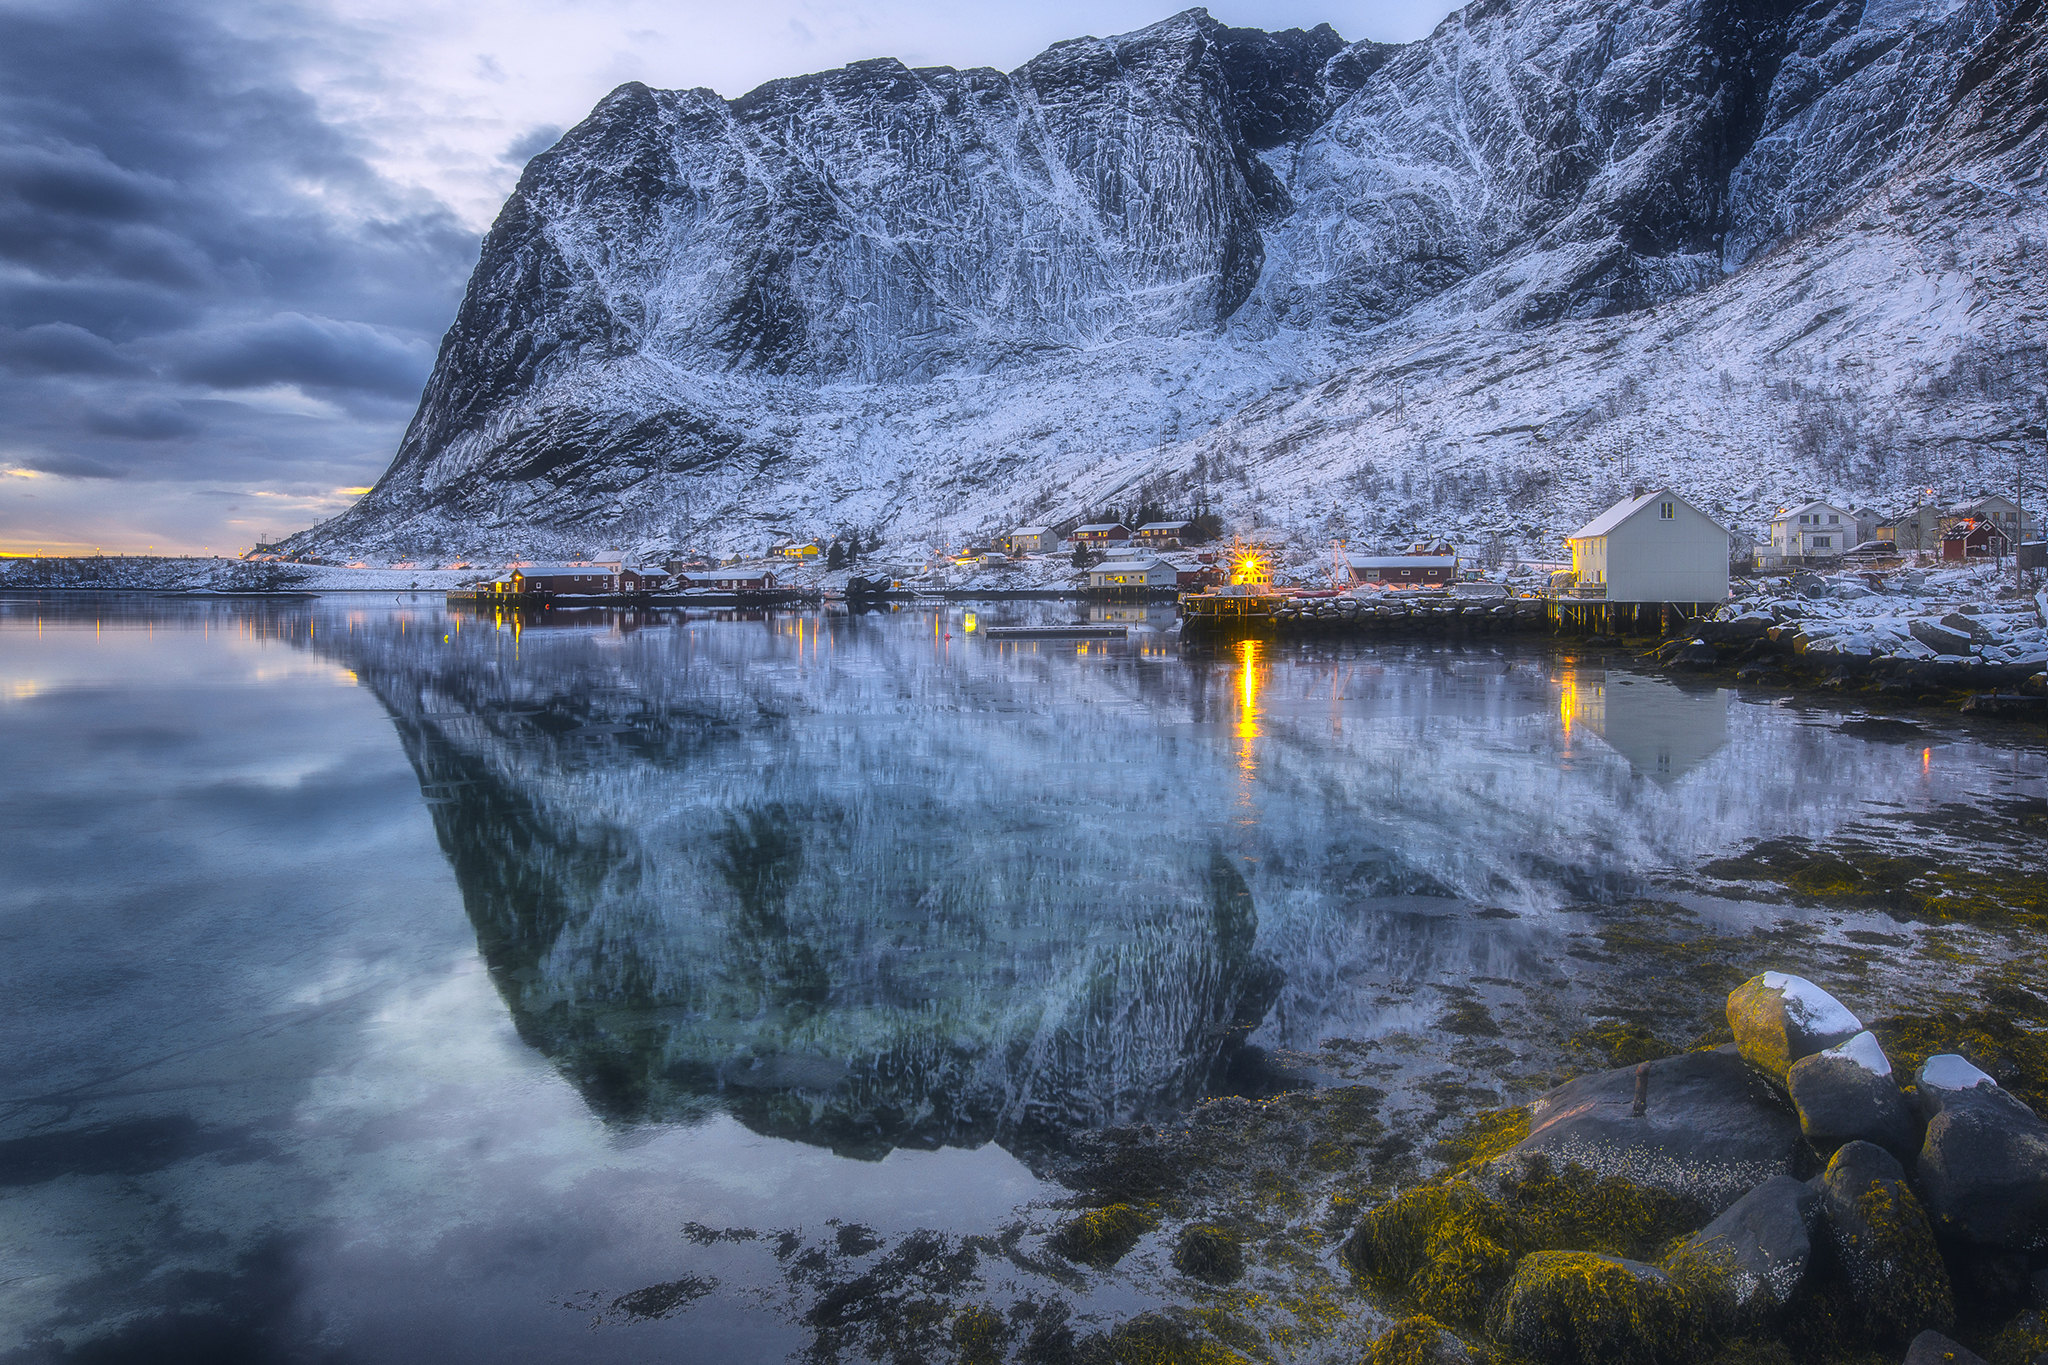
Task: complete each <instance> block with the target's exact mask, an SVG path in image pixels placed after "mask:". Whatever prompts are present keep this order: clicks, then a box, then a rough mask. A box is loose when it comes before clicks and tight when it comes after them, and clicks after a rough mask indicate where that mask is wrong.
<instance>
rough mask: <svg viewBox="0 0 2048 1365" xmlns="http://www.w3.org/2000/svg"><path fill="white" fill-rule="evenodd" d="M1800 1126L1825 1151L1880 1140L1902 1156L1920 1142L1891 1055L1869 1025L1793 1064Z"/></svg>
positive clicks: (1790, 1079)
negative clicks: (1868, 1028)
mask: <svg viewBox="0 0 2048 1365" xmlns="http://www.w3.org/2000/svg"><path fill="white" fill-rule="evenodd" d="M1785 1086H1786V1088H1787V1089H1788V1090H1790V1091H1791V1092H1792V1104H1793V1107H1794V1108H1796V1109H1798V1111H1799V1127H1800V1131H1802V1132H1804V1133H1805V1134H1806V1140H1807V1141H1808V1142H1811V1143H1812V1144H1813V1145H1814V1147H1815V1148H1817V1149H1818V1150H1820V1151H1821V1152H1832V1151H1833V1150H1834V1149H1835V1148H1837V1147H1840V1146H1841V1145H1842V1144H1843V1143H1847V1142H1857V1141H1862V1142H1874V1143H1876V1144H1877V1145H1878V1146H1880V1147H1882V1148H1884V1149H1885V1150H1886V1151H1888V1152H1890V1153H1891V1154H1892V1155H1893V1156H1895V1157H1897V1158H1899V1160H1901V1161H1911V1160H1912V1159H1913V1155H1914V1153H1915V1152H1917V1151H1918V1150H1919V1147H1920V1125H1919V1124H1917V1123H1915V1122H1914V1121H1913V1116H1912V1114H1911V1113H1909V1112H1908V1111H1907V1109H1906V1101H1905V1097H1904V1096H1902V1095H1901V1094H1900V1093H1899V1086H1898V1082H1897V1080H1896V1079H1894V1078H1893V1076H1892V1064H1891V1059H1890V1058H1888V1057H1886V1056H1885V1055H1884V1048H1883V1047H1882V1046H1881V1045H1880V1044H1879V1043H1878V1041H1877V1039H1876V1037H1875V1036H1873V1035H1872V1034H1871V1033H1870V1032H1869V1031H1868V1030H1865V1031H1864V1032H1862V1033H1859V1034H1857V1035H1856V1036H1855V1037H1853V1038H1851V1039H1849V1040H1848V1041H1847V1042H1842V1043H1837V1044H1835V1046H1833V1047H1831V1048H1826V1049H1824V1050H1822V1051H1820V1052H1816V1053H1814V1054H1813V1055H1812V1056H1811V1057H1802V1058H1800V1059H1799V1060H1798V1061H1796V1062H1794V1063H1792V1067H1791V1070H1789V1071H1788V1072H1787V1073H1786V1075H1785Z"/></svg>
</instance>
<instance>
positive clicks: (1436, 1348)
mask: <svg viewBox="0 0 2048 1365" xmlns="http://www.w3.org/2000/svg"><path fill="white" fill-rule="evenodd" d="M1485 1358H1486V1357H1485V1356H1484V1355H1482V1354H1481V1353H1480V1352H1478V1351H1475V1350H1473V1349H1472V1347H1471V1346H1469V1345H1468V1344H1466V1342H1464V1341H1463V1340H1462V1339H1461V1338H1460V1337H1459V1336H1458V1334H1457V1333H1456V1332H1453V1331H1452V1330H1451V1329H1450V1328H1448V1327H1446V1326H1444V1325H1443V1324H1442V1323H1440V1322H1438V1321H1437V1320H1436V1319H1435V1318H1432V1317H1427V1316H1424V1315H1422V1314H1417V1315H1416V1316H1414V1317H1409V1318H1402V1319H1401V1320H1400V1321H1399V1322H1397V1323H1395V1324H1394V1325H1393V1326H1392V1327H1389V1328H1388V1329H1387V1330H1386V1331H1384V1332H1382V1333H1380V1334H1379V1335H1378V1336H1377V1337H1374V1338H1373V1342H1372V1345H1370V1346H1368V1347H1366V1348H1365V1356H1364V1359H1363V1360H1361V1361H1360V1365H1479V1363H1480V1362H1481V1361H1483V1360H1484V1359H1485Z"/></svg>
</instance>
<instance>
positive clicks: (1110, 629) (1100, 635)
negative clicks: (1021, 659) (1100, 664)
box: [981, 625, 1130, 640]
mask: <svg viewBox="0 0 2048 1365" xmlns="http://www.w3.org/2000/svg"><path fill="white" fill-rule="evenodd" d="M981 634H983V635H986V636H987V637H988V638H989V639H991V640H1121V639H1124V638H1125V637H1126V636H1128V635H1129V634H1130V631H1129V629H1128V628H1126V627H1124V626H1086V625H1072V626H989V627H988V628H987V629H985V630H983V631H982V632H981Z"/></svg>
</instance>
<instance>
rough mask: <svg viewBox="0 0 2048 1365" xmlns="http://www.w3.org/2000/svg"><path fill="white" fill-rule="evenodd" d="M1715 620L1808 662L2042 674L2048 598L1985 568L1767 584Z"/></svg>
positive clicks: (2047, 649)
mask: <svg viewBox="0 0 2048 1365" xmlns="http://www.w3.org/2000/svg"><path fill="white" fill-rule="evenodd" d="M1872 580H1874V582H1873V581H1872ZM1715 619H1716V620H1717V621H1719V622H1724V623H1729V624H1731V625H1733V624H1735V623H1745V622H1746V623H1749V627H1750V629H1751V630H1754V631H1757V632H1758V633H1759V634H1761V633H1764V632H1767V631H1777V632H1779V635H1778V636H1777V637H1775V638H1778V639H1780V640H1782V641H1784V642H1786V643H1789V644H1790V646H1791V647H1792V648H1793V649H1794V650H1796V651H1797V652H1799V653H1802V654H1806V655H1808V656H1821V657H1830V656H1840V657H1844V658H1851V659H1881V658H1890V659H1906V660H1914V661H1922V662H1925V661H1930V660H1935V659H1948V660H1950V661H1952V662H1966V661H1970V660H1976V661H1981V662H1982V663H1985V664H1995V665H2005V666H2031V667H2032V668H2034V669H2037V670H2038V669H2041V668H2043V667H2048V591H2037V592H2035V593H2034V594H2033V595H2032V596H2031V597H2028V596H2024V595H2022V594H2020V593H2019V592H2018V591H2017V590H2016V589H2015V588H2014V586H2013V579H2012V571H2011V569H2010V568H2006V567H2001V566H1998V565H1992V564H1983V565H1971V566H1967V567H1964V566H1956V567H1936V568H1931V569H1905V570H1899V571H1896V572H1892V573H1887V574H1863V573H1856V572H1837V573H1832V574H1825V575H1819V574H1806V575H1798V576H1795V577H1794V578H1791V579H1779V580H1770V581H1768V582H1767V583H1764V584H1757V585H1745V590H1744V591H1742V592H1741V594H1740V595H1738V596H1736V597H1734V598H1733V599H1731V600H1730V601H1729V602H1728V604H1727V605H1726V606H1724V607H1722V609H1721V610H1720V611H1719V612H1718V613H1717V614H1716V616H1715Z"/></svg>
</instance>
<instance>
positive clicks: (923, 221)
mask: <svg viewBox="0 0 2048 1365" xmlns="http://www.w3.org/2000/svg"><path fill="white" fill-rule="evenodd" d="M2043 23H2044V20H2043V16H2042V11H2041V10H2040V8H2039V7H2038V6H2037V5H2016V4H2013V3H2011V2H2010V0H1900V2H1899V3H1887V4H1882V5H1880V4H1875V3H1869V4H1835V3H1832V2H1831V0H1815V2H1814V3H1809V4H1800V3H1796V2H1795V0H1760V2H1759V3H1746V4H1741V5H1734V6H1731V5H1727V4H1710V3H1704V2H1702V0H1688V2H1687V3H1675V4H1669V5H1663V6H1644V5H1632V4H1626V3H1622V0H1526V3H1517V4H1512V5H1502V4H1484V5H1473V6H1471V7H1469V8H1467V9H1465V10H1462V11H1460V12H1458V13H1456V14H1454V15H1452V16H1451V17H1450V18H1448V19H1447V20H1445V21H1444V23H1443V24H1442V25H1441V26H1439V28H1438V29H1437V30H1436V32H1434V33H1433V34H1431V35H1430V36H1429V37H1427V38H1425V39H1423V40H1421V41H1418V42H1416V43H1413V44H1410V45H1408V46H1405V47H1399V48H1390V47H1386V46H1382V45H1378V44H1373V43H1346V42H1345V41H1344V40H1343V39H1342V38H1341V37H1340V36H1339V35H1337V34H1336V33H1334V32H1332V31H1331V30H1330V29H1329V28H1328V27H1318V28H1316V29H1314V30H1312V31H1307V32H1304V31H1301V30H1289V31H1287V32H1284V33H1277V34H1268V33H1262V32H1258V31H1255V30H1248V29H1232V28H1227V27H1225V26H1223V25H1222V24H1219V23H1218V22H1216V21H1215V20H1214V19H1212V18H1210V17H1209V15H1208V14H1206V13H1205V12H1204V11H1201V10H1190V11H1188V12H1186V13H1184V14H1180V15H1177V16H1175V17H1173V18H1170V19H1167V20H1164V21H1162V22H1160V23H1157V24H1154V25H1152V26H1151V27H1149V28H1146V29H1142V30H1140V31H1138V32H1136V33H1131V34H1127V35H1124V36H1122V37H1116V38H1083V39H1077V40H1075V41H1072V42H1066V43H1061V44H1058V45H1056V46H1054V47H1053V48H1051V49H1050V50H1048V51H1047V52H1045V53H1044V54H1042V55H1041V56H1039V57H1036V58H1034V59H1033V60H1031V61H1030V62H1027V63H1026V64H1024V65H1023V66H1022V67H1020V68H1018V69H1017V70H1016V71H1013V72H1009V73H1003V72H998V71H992V70H986V69H977V70H965V71H960V70H953V69H950V68H943V67H937V68H922V69H917V70H912V69H910V68H907V67H905V66H904V65H902V64H901V63H899V62H897V61H894V60H891V59H888V58H879V59H876V60H873V61H866V62H859V63H855V64H854V65H852V66H849V67H846V68H843V69H841V70H837V71H829V72H824V73H820V74H816V75H810V76H802V77H798V78H795V79H790V80H781V81H774V82H771V83H769V84H768V85H765V86H763V87H761V88H760V89H758V90H755V91H752V92H751V93H749V94H746V95H744V96H742V97H740V98H738V99H733V100H726V99H721V98H719V97H718V96H717V95H715V94H713V93H712V92H710V91H706V90H687V91H663V90H653V89H649V88H647V87H646V86H643V85H639V84H628V85H624V86H621V87H620V88H619V89H618V90H616V91H614V92H613V93H612V94H610V95H609V96H607V97H606V98H605V99H604V100H603V101H602V102H601V103H600V104H599V105H598V106H597V108H596V109H594V110H593V111H592V113H591V114H590V116H589V117H588V118H587V119H586V120H585V121H584V122H583V123H581V124H579V125H578V126H577V127H575V128H574V129H572V130H570V131H569V132H568V133H567V134H566V135H564V137H563V138H562V139H561V141H560V142H559V143H558V144H557V145H556V146H555V147H553V148H552V149H550V150H549V151H547V152H545V153H543V154H541V155H540V156H538V157H536V158H534V159H533V161H532V162H530V163H529V164H528V166H527V167H526V170H525V172H524V174H523V175H522V176H521V179H520V183H519V186H518V188H517V190H516V191H515V193H514V194H513V195H512V197H511V198H510V199H509V200H508V201H507V203H506V204H505V207H504V209H503V211H502V212H501V214H500V215H499V218H498V220H497V223H496V225H495V226H494V227H493V228H492V230H491V233H490V235H489V238H488V239H487V240H486V242H485V243H484V246H483V252H482V257H481V259H480V261H479V263H478V265H477V269H476V272H475V274H474V276H473V277H472V279H471V281H470V285H469V289H468V292H467V295H466V297H465V298H464V300H463V303H462V306H461V309H460V311H459V313H458V315H457V317H456V318H455V320H454V324H453V326H452V327H451V328H450V330H449V332H448V334H447V336H446V338H445V340H444V342H443V344H442V348H441V352H440V356H439V359H438V362H437V365H436V368H435V371H434V374H433V377H432V379H431V381H430V382H429V384H428V386H427V389H426V392H425V394H424V396H423V398H422V401H421V405H420V408H419V411H418V414H417V416H416V417H415V418H414V420H413V422H412V424H411V426H410V428H409V429H408V431H407V433H406V435H405V438H404V440H403V443H402V444H401V447H400V449H399V451H398V452H397V456H396V459H395V460H394V462H393V463H392V466H391V468H390V469H389V470H388V471H387V472H386V474H385V475H384V476H383V478H381V479H380V480H379V481H378V482H377V485H376V487H375V488H374V489H373V490H372V492H371V493H370V494H369V495H368V496H366V497H365V498H364V499H363V500H362V501H361V502H360V503H359V504H358V505H357V506H356V507H355V508H354V509H352V510H351V511H350V512H348V513H347V514H344V515H343V516H342V517H340V518H338V519H336V520H335V521H333V522H330V523H328V524H326V525H324V526H321V527H319V528H316V529H315V530H313V531H311V532H308V533H305V534H303V535H301V536H299V537H297V538H295V539H294V541H293V542H292V543H291V548H292V549H293V550H296V551H301V552H305V551H311V552H316V553H318V554H320V555H321V556H322V557H325V558H336V559H343V560H346V559H353V558H378V559H382V560H386V561H388V560H391V559H395V558H417V559H422V560H448V559H452V558H456V557H461V556H477V555H489V556H493V557H495V558H498V559H503V558H505V557H507V556H510V555H514V554H526V555H534V556H553V555H560V554H563V553H566V552H568V551H569V550H572V549H575V548H581V547H587V546H590V545H592V544H593V543H597V544H604V545H608V546H609V545H616V546H620V547H622V548H624V549H626V550H628V551H629V552H635V553H646V552H649V551H651V550H653V549H656V548H667V547H675V546H678V545H679V544H680V545H681V546H683V547H687V548H689V549H692V550H700V551H706V552H712V551H735V550H745V549H750V548H758V547H759V546H760V545H761V543H762V542H763V541H764V540H765V539H766V538H767V537H769V536H771V535H776V534H781V533H791V534H797V535H804V536H810V535H818V534H830V533H832V532H833V531H835V530H838V529H840V528H859V529H861V530H862V531H863V532H864V533H872V532H877V531H879V532H880V533H881V534H882V535H883V537H884V539H885V540H894V539H899V538H903V537H911V536H914V537H916V538H919V539H924V538H932V539H935V540H937V541H939V542H945V541H949V540H951V541H956V542H957V541H958V540H960V539H963V538H966V537H969V536H980V535H982V534H985V533H987V532H989V531H991V530H995V529H999V528H1002V527H1004V526H1006V525H1011V524H1015V523H1017V522H1020V521H1029V522H1042V521H1058V520H1060V519H1063V518H1065V517H1068V516H1071V515H1077V514H1079V513H1081V512H1083V511H1085V510H1088V509H1090V508H1093V507H1101V506H1104V505H1107V504H1112V503H1113V504H1119V505H1126V506H1128V505H1131V504H1133V503H1136V502H1140V501H1145V500H1152V501H1154V502H1156V503H1158V504H1160V505H1168V504H1172V505H1178V506H1192V505H1195V504H1198V503H1201V502H1207V503H1208V504H1210V505H1211V506H1212V507H1213V508H1214V509H1215V510H1216V511H1218V512H1219V513H1220V514H1222V515H1223V516H1224V517H1225V518H1226V520H1228V521H1229V522H1231V523H1232V524H1233V525H1234V526H1245V527H1255V528H1260V529H1267V530H1278V531H1281V532H1285V533H1287V534H1289V535H1292V536H1293V537H1295V538H1296V539H1297V540H1303V541H1308V542H1312V543H1318V544H1327V543H1328V540H1329V539H1331V538H1334V537H1338V536H1349V537H1351V538H1352V539H1353V540H1354V541H1357V542H1358V543H1371V542H1372V541H1374V540H1380V541H1390V540H1392V539H1393V538H1395V537H1396V536H1402V537H1405V536H1406V534H1407V533H1409V532H1411V531H1416V530H1422V531H1438V532H1441V533H1446V534H1451V535H1454V536H1456V537H1458V538H1459V539H1461V540H1470V541H1473V542H1475V543H1478V542H1483V541H1484V540H1485V539H1487V538H1489V537H1492V536H1499V537H1500V538H1501V539H1502V540H1503V541H1504V542H1505V543H1507V544H1508V545H1510V546H1520V547H1521V548H1522V550H1523V552H1524V553H1529V552H1532V551H1533V552H1536V553H1538V554H1539V555H1541V556H1542V557H1552V556H1555V555H1556V554H1557V553H1558V552H1559V545H1558V541H1559V538H1560V537H1561V536H1562V535H1563V534H1564V533H1566V532H1568V531H1569V530H1570V529H1571V528H1572V527H1573V526H1575V525H1576V524H1578V523H1579V522H1580V521H1581V520H1583V519H1584V518H1585V517H1586V516H1587V515H1588V514H1589V513H1591V512H1592V511H1595V510H1597V509H1598V508H1600V507H1602V506H1605V505H1606V504H1607V503H1609V502H1611V501H1612V500H1613V499H1614V498H1615V497H1616V496H1617V495H1618V494H1619V493H1625V492H1626V491H1627V490H1628V488H1629V487H1631V486H1634V485H1636V484H1645V485H1650V486H1654V485H1655V484H1658V483H1668V484H1672V485H1676V486H1681V487H1683V488H1685V489H1686V490H1687V492H1688V495H1689V496H1691V497H1693V498H1694V499H1695V500H1696V501H1698V502H1699V504H1700V505H1701V506H1702V507H1704V508H1706V509H1708V510H1710V511H1712V512H1713V513H1715V515H1717V516H1718V517H1719V518H1721V519H1722V520H1723V521H1724V522H1726V523H1728V524H1730V525H1734V526H1740V527H1746V528H1749V529H1750V530H1752V531H1758V530H1760V529H1761V524H1762V521H1763V520H1764V519H1766V518H1767V517H1768V515H1769V513H1770V512H1771V511H1772V510H1773V509H1775V508H1776V507H1778V506H1780V505H1782V500H1783V499H1784V498H1786V497H1789V496H1793V495H1794V494H1795V492H1799V491H1804V492H1807V493H1812V492H1819V493H1827V494H1829V495H1831V496H1835V497H1838V498H1841V499H1845V500H1846V499H1852V498H1865V499H1877V500H1880V501H1884V502H1891V501H1895V500H1897V499H1898V498H1900V497H1902V496H1903V495H1904V494H1903V490H1907V489H1917V488H1920V487H1923V486H1926V485H1930V484H1931V485H1938V486H1940V487H1941V488H1943V489H1944V490H1957V491H1970V490H1973V489H1975V488H1978V487H1984V488H1989V487H1993V486H2003V485H2004V483H2005V482H2006V481H2007V479H2008V477H2009V473H2010V469H2011V466H2012V454H2013V452H2014V450H2015V449H2017V444H2016V443H2018V442H2020V441H2021V440H2022V439H2023V438H2024V435H2025V433H2024V428H2023V425H2022V423H2023V420H2024V419H2023V417H2022V415H2021V414H2022V413H2023V412H2024V411H2025V410H2026V405H2025V403H2024V401H2022V400H2023V399H2024V397H2025V394H2026V392H2027V391H2028V390H2029V389H2030V388H2031V387H2034V386H2038V384H2039V368H2038V365H2037V364H2035V363H2034V360H2033V358H2032V357H2033V355H2034V352H2033V351H2032V350H2030V349H2029V348H2030V347H2033V346H2035V345H2036V344H2037V343H2036V341H2035V340H2034V338H2037V336H2038V329H2039V323H2040V318H2041V316H2042V312H2041V310H2042V308H2043V305H2044V301H2048V283H2044V280H2048V272H2044V271H2042V270H2041V268H2040V264H2039V261H2040V256H2041V253H2042V252H2043V250H2044V249H2048V206H2044V202H2043V196H2042V195H2041V193H2040V190H2039V184H2040V182H2039V172H2040V166H2041V161H2042V147H2043V143H2044V139H2048V129H2044V126H2043V125H2042V124H2041V123H2040V121H2039V120H2038V119H2030V118H2028V117H2027V113H2028V111H2029V110H2031V109H2033V108H2034V107H2035V106H2036V105H2037V104H2038V100H2039V94H2038V82H2039V80H2040V79H2041V68H2042V66H2043V63H2044V57H2043V54H2042V48H2041V43H2040V38H2041V31H2042V26H2043ZM1400 543H1406V541H1405V538H1404V539H1402V540H1401V542H1400Z"/></svg>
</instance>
